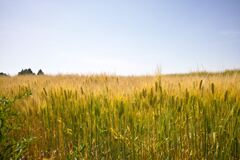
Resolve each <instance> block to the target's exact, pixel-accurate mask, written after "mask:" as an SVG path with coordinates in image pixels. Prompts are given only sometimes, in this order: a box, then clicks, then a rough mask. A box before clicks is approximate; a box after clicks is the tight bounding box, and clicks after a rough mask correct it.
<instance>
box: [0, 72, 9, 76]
mask: <svg viewBox="0 0 240 160" xmlns="http://www.w3.org/2000/svg"><path fill="white" fill-rule="evenodd" d="M0 76H9V75H8V74H7V73H3V72H0Z"/></svg>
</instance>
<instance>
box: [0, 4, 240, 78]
mask: <svg viewBox="0 0 240 160" xmlns="http://www.w3.org/2000/svg"><path fill="white" fill-rule="evenodd" d="M239 17H240V1H239V0H201V1H200V0H199V1H198V0H181V1H180V0H145V1H143V0H119V1H117V0H105V1H104V0H102V1H99V0H95V1H92V0H85V1H81V0H75V1H74V0H41V1H39V0H21V1H20V0H0V72H7V73H10V74H12V75H14V74H17V72H18V71H20V70H21V69H23V68H32V69H33V71H35V72H37V70H38V69H40V68H41V69H42V70H43V71H45V72H46V73H50V74H58V73H78V74H87V73H103V72H104V73H113V74H121V75H132V74H135V75H140V74H149V73H150V74H151V73H154V72H155V71H156V69H157V67H159V68H160V69H161V71H162V73H182V72H189V71H196V70H209V71H218V70H224V69H232V68H240V19H239Z"/></svg>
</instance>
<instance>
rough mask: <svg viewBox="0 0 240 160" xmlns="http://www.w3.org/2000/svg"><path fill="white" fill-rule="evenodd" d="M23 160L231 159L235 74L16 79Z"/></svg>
mask: <svg viewBox="0 0 240 160" xmlns="http://www.w3.org/2000/svg"><path fill="white" fill-rule="evenodd" d="M22 86H25V87H27V88H30V89H31V90H32V93H33V95H32V96H31V97H29V98H27V99H26V100H24V101H18V102H17V103H16V104H15V106H14V107H15V109H16V110H17V111H18V112H20V115H19V116H20V119H19V121H21V123H22V124H23V126H24V127H23V128H22V129H21V130H20V131H18V133H15V136H18V137H26V136H29V135H32V136H34V137H36V139H35V141H34V142H33V143H32V144H31V145H30V146H29V149H28V152H27V154H26V157H28V158H29V159H37V158H40V159H41V158H53V159H66V158H68V159H74V158H76V159H214V158H216V159H239V158H240V157H239V155H240V154H239V153H240V134H239V133H240V74H238V73H236V74H231V75H224V74H214V75H183V76H178V75H174V76H161V77H160V76H142V77H134V76H133V77H117V76H107V75H99V76H94V75H92V76H16V77H1V78H0V95H4V96H7V97H12V96H14V95H16V94H17V93H18V92H19V90H21V87H22Z"/></svg>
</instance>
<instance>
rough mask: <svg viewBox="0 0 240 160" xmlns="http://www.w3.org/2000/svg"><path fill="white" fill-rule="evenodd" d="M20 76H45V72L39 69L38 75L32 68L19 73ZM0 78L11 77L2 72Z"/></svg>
mask: <svg viewBox="0 0 240 160" xmlns="http://www.w3.org/2000/svg"><path fill="white" fill-rule="evenodd" d="M18 75H19V76H21V75H44V72H43V71H42V70H41V69H39V70H38V72H37V73H34V72H33V71H32V69H31V68H28V69H22V70H21V71H20V72H18ZM0 76H9V75H8V74H7V73H4V72H0Z"/></svg>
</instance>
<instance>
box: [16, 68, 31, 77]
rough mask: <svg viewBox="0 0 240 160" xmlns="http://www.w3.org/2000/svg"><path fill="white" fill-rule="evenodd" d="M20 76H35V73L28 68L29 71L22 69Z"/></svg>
mask: <svg viewBox="0 0 240 160" xmlns="http://www.w3.org/2000/svg"><path fill="white" fill-rule="evenodd" d="M18 75H35V73H33V71H32V70H31V69H30V68H28V69H22V70H21V72H18Z"/></svg>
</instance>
